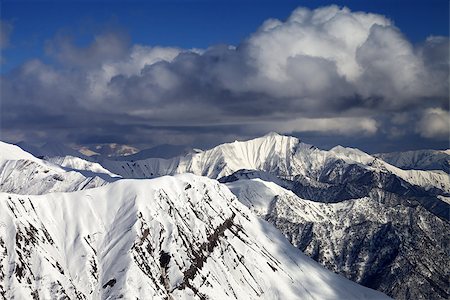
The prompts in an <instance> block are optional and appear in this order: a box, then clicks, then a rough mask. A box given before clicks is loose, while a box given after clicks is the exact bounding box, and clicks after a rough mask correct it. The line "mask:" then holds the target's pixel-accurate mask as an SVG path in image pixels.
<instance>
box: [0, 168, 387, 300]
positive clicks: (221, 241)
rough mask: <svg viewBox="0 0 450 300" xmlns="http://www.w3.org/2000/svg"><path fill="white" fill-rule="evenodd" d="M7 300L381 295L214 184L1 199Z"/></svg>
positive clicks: (157, 182) (0, 245)
mask: <svg viewBox="0 0 450 300" xmlns="http://www.w3.org/2000/svg"><path fill="white" fill-rule="evenodd" d="M0 220H1V222H0V266H1V267H0V295H2V296H3V297H4V298H6V299H12V298H14V297H15V298H16V299H32V298H35V299H37V298H39V299H62V298H64V297H69V298H70V299H118V298H124V299H136V298H137V299H360V300H362V299H384V298H386V296H384V295H383V294H381V293H380V292H377V291H374V290H370V289H368V288H364V287H362V286H359V285H357V284H355V283H353V282H351V281H349V280H347V279H344V278H343V277H341V276H339V275H336V274H334V273H331V272H330V271H327V270H325V269H324V268H322V267H320V266H319V265H318V264H317V263H316V262H314V261H313V260H311V259H310V258H308V257H307V256H305V255H304V254H302V253H301V252H300V251H298V249H296V248H294V247H293V246H292V245H291V244H289V242H288V241H287V240H286V239H285V238H284V237H283V236H282V235H281V234H280V233H279V231H277V230H276V229H274V228H273V227H272V226H271V225H269V224H268V223H266V222H265V221H261V220H259V219H258V218H256V217H255V216H253V214H252V213H251V212H250V210H248V209H247V208H246V207H245V206H244V205H242V204H241V203H240V202H239V201H238V200H237V199H236V198H235V197H234V195H233V194H232V193H231V192H230V191H229V190H228V189H227V188H226V187H225V186H224V185H221V184H219V183H218V182H217V181H214V180H211V179H207V178H202V177H197V176H195V175H178V176H176V177H162V178H158V179H153V180H119V181H117V182H115V183H111V184H109V185H106V186H103V187H99V188H95V189H90V190H84V191H78V192H73V193H51V194H47V195H42V196H21V195H11V194H5V193H3V194H0Z"/></svg>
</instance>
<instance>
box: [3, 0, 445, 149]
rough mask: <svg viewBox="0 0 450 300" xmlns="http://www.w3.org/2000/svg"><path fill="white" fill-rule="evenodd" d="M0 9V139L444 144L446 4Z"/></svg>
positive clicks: (123, 4)
mask: <svg viewBox="0 0 450 300" xmlns="http://www.w3.org/2000/svg"><path fill="white" fill-rule="evenodd" d="M0 1H1V2H0V4H1V6H0V8H1V12H0V17H1V21H2V23H1V24H2V30H1V32H0V33H1V36H0V37H1V39H0V40H1V42H2V47H1V51H2V53H1V57H0V58H1V64H0V69H1V70H0V75H1V77H0V78H1V83H2V89H1V91H0V92H1V95H0V96H1V97H0V98H1V102H2V103H1V104H2V110H1V118H0V122H1V124H0V127H1V131H0V139H2V140H6V141H8V142H18V141H21V140H25V141H27V142H30V143H34V144H42V143H45V142H48V141H53V142H54V141H57V142H63V143H70V144H77V145H89V144H98V143H123V144H131V145H134V146H137V147H139V148H145V147H149V146H154V145H158V144H185V145H192V146H196V147H210V146H213V145H215V144H218V143H223V142H228V141H233V140H235V139H247V138H252V137H255V136H260V135H263V134H265V133H267V132H269V131H277V132H279V133H284V134H290V135H295V136H297V137H299V138H301V139H304V140H305V141H306V142H310V143H313V144H315V145H317V146H319V147H324V148H330V147H332V146H334V145H337V144H342V145H345V146H353V147H359V148H361V149H363V150H366V151H368V152H381V151H394V150H408V149H423V148H433V149H444V148H448V146H449V142H448V136H449V134H450V129H449V126H448V124H449V123H450V114H449V102H448V99H449V95H448V91H449V87H448V85H449V83H448V73H449V68H448V67H449V51H448V49H449V38H448V36H449V32H448V30H449V26H448V25H449V16H448V14H449V7H448V6H449V2H448V1H445V0H440V1H438V0H428V1H403V0H375V1H374V0H372V1H362V0H354V1H333V2H329V1H319V0H311V1H283V0H281V1H250V0H248V1H87V0H86V1H52V2H50V1H21V0H18V1H11V0H0ZM333 4H336V5H337V6H333ZM343 6H346V7H347V8H348V9H344V8H342V7H343ZM270 19H277V20H275V21H274V20H270ZM231 46H237V48H236V47H231Z"/></svg>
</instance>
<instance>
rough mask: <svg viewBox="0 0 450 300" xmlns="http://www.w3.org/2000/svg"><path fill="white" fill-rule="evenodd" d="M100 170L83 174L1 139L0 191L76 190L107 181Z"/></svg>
mask: <svg viewBox="0 0 450 300" xmlns="http://www.w3.org/2000/svg"><path fill="white" fill-rule="evenodd" d="M96 175H97V174H94V173H92V174H90V176H88V175H86V176H85V175H83V174H81V173H80V172H76V171H68V170H65V169H63V168H61V167H59V166H57V165H55V164H53V163H50V162H47V161H44V160H41V159H38V158H36V157H34V156H33V155H31V154H29V153H27V152H25V151H23V150H22V149H21V148H19V147H18V146H15V145H11V144H7V143H4V142H0V191H1V192H9V193H17V194H44V193H48V192H57V191H75V190H80V189H86V188H92V187H96V186H101V185H104V184H106V183H107V181H105V180H104V179H102V178H100V177H98V176H96Z"/></svg>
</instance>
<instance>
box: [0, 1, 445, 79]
mask: <svg viewBox="0 0 450 300" xmlns="http://www.w3.org/2000/svg"><path fill="white" fill-rule="evenodd" d="M329 4H337V5H341V6H347V7H349V8H350V9H352V10H356V11H357V10H361V11H369V12H373V13H379V14H383V15H385V16H387V17H388V18H390V19H392V20H394V22H395V25H396V26H397V27H399V28H400V29H401V30H402V32H403V33H404V34H405V35H407V37H408V38H409V39H410V40H411V41H412V42H414V43H419V42H422V41H423V40H424V39H425V38H426V37H427V36H429V35H445V36H448V34H449V33H448V28H449V26H448V13H449V9H448V1H445V0H426V1H407V0H375V1H373V0H371V1H363V0H353V1H331V2H330V1H320V0H319V1H318V0H315V1H285V0H281V1H248V0H247V1H195V0H194V1H39V0H38V1H21V0H19V1H11V0H3V1H1V18H2V19H3V20H7V21H10V22H11V23H12V24H13V28H14V29H13V33H12V35H11V41H10V43H11V47H9V48H7V49H5V50H4V56H5V57H6V63H5V64H3V65H2V66H1V67H2V72H5V71H8V70H10V69H12V68H14V67H15V66H17V65H19V64H20V63H22V62H24V61H25V60H27V59H30V58H35V57H39V58H41V59H46V55H45V51H44V46H45V42H46V41H47V40H48V39H51V38H53V37H54V36H55V35H56V34H57V33H59V32H66V33H69V34H71V35H73V36H74V37H75V39H76V41H77V43H78V44H79V45H83V44H86V43H88V42H89V41H90V40H91V39H92V34H93V33H97V32H100V31H102V30H104V29H105V28H107V27H116V28H117V29H119V28H120V29H121V30H124V31H125V32H126V33H127V34H129V36H130V37H131V40H132V42H133V43H140V44H149V45H162V46H177V47H182V48H206V47H208V46H211V45H215V44H220V43H224V44H232V45H237V44H238V43H239V42H240V41H241V40H242V39H244V38H245V37H247V36H248V35H249V34H250V33H252V32H254V31H255V30H256V29H257V28H258V27H259V26H260V25H261V23H262V22H263V21H264V20H266V19H268V18H279V19H285V18H287V17H288V16H289V14H290V13H291V12H292V10H294V9H295V8H296V7H298V6H305V7H309V8H317V7H320V6H325V5H329Z"/></svg>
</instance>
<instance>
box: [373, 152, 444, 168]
mask: <svg viewBox="0 0 450 300" xmlns="http://www.w3.org/2000/svg"><path fill="white" fill-rule="evenodd" d="M374 156H376V157H378V158H380V159H382V160H384V161H386V162H388V163H390V164H391V165H394V166H396V167H399V168H401V169H405V170H409V169H418V170H442V171H444V172H446V173H447V174H448V173H449V172H450V149H447V150H416V151H405V152H391V153H379V154H375V155H374Z"/></svg>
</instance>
